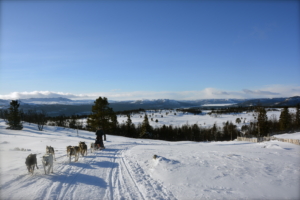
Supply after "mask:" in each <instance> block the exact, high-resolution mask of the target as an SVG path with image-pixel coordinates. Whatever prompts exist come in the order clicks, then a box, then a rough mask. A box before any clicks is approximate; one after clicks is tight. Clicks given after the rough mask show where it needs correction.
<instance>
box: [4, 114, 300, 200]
mask: <svg viewBox="0 0 300 200" xmlns="http://www.w3.org/2000/svg"><path fill="white" fill-rule="evenodd" d="M5 128H6V125H5V123H4V121H3V120H1V119H0V156H1V165H0V177H1V183H0V190H1V192H0V199H5V200H6V199H12V200H18V199H75V200H77V199H299V198H300V194H299V188H300V146H297V145H293V144H289V143H283V142H278V141H272V142H264V143H248V142H236V141H232V142H212V143H195V142H188V141H186V142H166V141H159V140H147V139H131V138H125V137H118V136H110V135H108V136H107V141H106V142H105V146H106V149H105V150H103V151H97V152H94V153H90V152H88V155H87V156H85V157H82V156H80V158H79V161H78V162H74V158H73V159H72V161H71V162H69V160H68V158H67V157H66V146H68V145H77V144H78V142H79V141H85V142H86V143H87V144H88V145H89V144H90V142H93V140H94V138H95V135H94V133H92V132H86V131H79V132H78V136H77V132H76V130H71V129H63V128H58V127H49V126H46V127H45V130H44V131H42V132H40V131H38V130H37V127H36V125H33V124H31V125H29V124H27V123H25V124H24V129H23V130H21V131H14V130H7V129H5ZM288 135H289V136H293V137H296V138H298V139H300V138H299V137H300V136H299V135H300V134H299V133H297V134H288ZM286 137H288V136H286ZM46 145H51V146H53V147H54V148H55V155H56V159H57V160H56V161H55V162H54V173H52V174H50V175H45V174H44V170H43V168H42V164H41V157H42V156H43V154H44V153H45V147H46ZM15 148H19V149H22V148H24V149H27V150H30V151H19V150H15ZM30 153H35V154H37V157H38V167H39V169H37V170H35V172H34V174H33V175H29V174H28V172H27V169H26V166H25V158H26V157H27V155H28V154H30ZM154 154H156V155H157V159H156V160H154V159H153V155H154Z"/></svg>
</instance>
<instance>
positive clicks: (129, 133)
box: [125, 114, 133, 137]
mask: <svg viewBox="0 0 300 200" xmlns="http://www.w3.org/2000/svg"><path fill="white" fill-rule="evenodd" d="M132 125H133V124H132V120H131V118H130V114H127V121H126V123H125V136H127V137H133V133H132V131H133V130H132Z"/></svg>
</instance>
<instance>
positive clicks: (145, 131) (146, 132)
mask: <svg viewBox="0 0 300 200" xmlns="http://www.w3.org/2000/svg"><path fill="white" fill-rule="evenodd" d="M151 136H152V127H151V126H150V124H149V120H148V116H147V114H145V116H144V121H143V123H142V127H141V132H140V137H141V138H151Z"/></svg>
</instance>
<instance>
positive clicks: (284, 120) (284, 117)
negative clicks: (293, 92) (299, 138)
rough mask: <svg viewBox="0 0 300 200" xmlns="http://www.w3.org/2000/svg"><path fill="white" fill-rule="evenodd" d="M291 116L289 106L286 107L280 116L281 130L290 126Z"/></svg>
mask: <svg viewBox="0 0 300 200" xmlns="http://www.w3.org/2000/svg"><path fill="white" fill-rule="evenodd" d="M290 118H291V117H290V114H289V109H288V107H284V109H283V110H282V111H281V113H280V117H279V125H280V130H282V131H285V130H288V129H289V128H290Z"/></svg>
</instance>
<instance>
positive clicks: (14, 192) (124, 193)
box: [1, 145, 176, 200]
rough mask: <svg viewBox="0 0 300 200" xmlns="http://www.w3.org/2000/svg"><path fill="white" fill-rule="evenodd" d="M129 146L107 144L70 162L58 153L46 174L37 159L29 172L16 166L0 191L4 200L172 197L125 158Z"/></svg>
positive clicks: (113, 199)
mask: <svg viewBox="0 0 300 200" xmlns="http://www.w3.org/2000/svg"><path fill="white" fill-rule="evenodd" d="M133 146H134V145H132V146H131V147H133ZM131 147H128V146H126V147H125V146H122V145H110V146H108V149H105V150H102V151H95V152H93V153H88V155H87V156H84V157H82V156H80V157H79V160H78V162H74V157H72V161H71V162H69V157H67V156H66V154H62V152H60V153H58V156H57V158H56V161H54V173H50V174H49V175H48V174H47V175H45V174H44V169H43V166H42V165H41V161H40V158H39V161H38V164H39V169H38V170H35V171H34V174H33V175H28V174H27V173H26V172H27V171H25V170H24V169H23V168H21V167H20V174H16V176H15V178H13V179H12V180H11V181H8V182H7V183H4V184H2V187H1V190H2V191H5V197H6V198H5V199H13V200H15V199H47V200H60V199H64V200H65V199H67V200H72V199H74V200H76V199H90V200H93V199H105V200H106V199H108V200H119V199H122V200H127V199H141V200H148V199H155V200H156V199H161V200H162V199H163V200H165V199H170V200H173V199H176V198H175V197H174V196H173V194H172V193H171V192H169V191H167V190H166V189H165V187H164V186H163V185H162V184H161V183H159V182H158V181H155V180H153V179H152V178H151V177H150V176H149V175H147V174H146V173H145V172H144V171H143V169H142V168H141V167H140V166H139V165H138V162H132V161H130V160H126V158H125V157H124V155H125V152H126V151H127V150H128V149H130V148H131ZM23 167H25V166H23ZM24 173H26V174H24ZM31 191H32V192H31ZM16 197H18V198H16ZM20 197H22V198H20Z"/></svg>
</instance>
